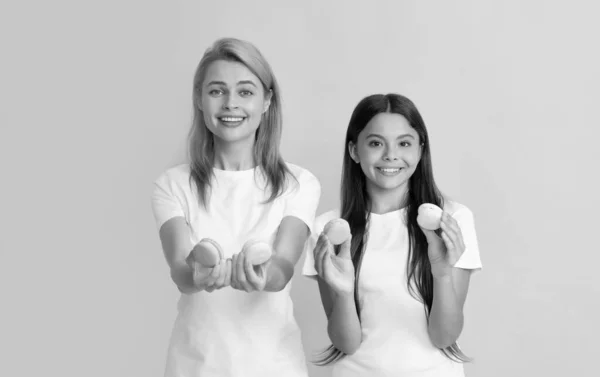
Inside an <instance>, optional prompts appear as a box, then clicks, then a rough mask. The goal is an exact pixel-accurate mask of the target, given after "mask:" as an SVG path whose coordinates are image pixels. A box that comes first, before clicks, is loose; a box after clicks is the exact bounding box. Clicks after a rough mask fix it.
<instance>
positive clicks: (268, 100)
mask: <svg viewBox="0 0 600 377" xmlns="http://www.w3.org/2000/svg"><path fill="white" fill-rule="evenodd" d="M271 98H273V89H269V92H268V93H267V94H266V95H265V106H264V108H263V114H264V113H266V112H267V110H269V107H270V106H271Z"/></svg>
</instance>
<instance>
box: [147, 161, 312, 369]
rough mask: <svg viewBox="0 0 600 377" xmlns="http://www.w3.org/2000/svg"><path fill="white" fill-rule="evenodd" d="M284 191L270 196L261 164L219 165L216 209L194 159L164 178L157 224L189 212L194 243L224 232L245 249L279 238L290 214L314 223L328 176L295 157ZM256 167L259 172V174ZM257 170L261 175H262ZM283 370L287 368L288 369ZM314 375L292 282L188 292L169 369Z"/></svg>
mask: <svg viewBox="0 0 600 377" xmlns="http://www.w3.org/2000/svg"><path fill="white" fill-rule="evenodd" d="M288 167H289V169H290V170H291V171H292V173H293V174H294V176H295V177H296V179H297V181H298V183H299V184H296V182H295V181H294V180H293V179H290V180H289V182H290V184H289V185H288V188H287V189H286V191H285V192H284V194H283V195H282V196H280V197H278V198H277V199H275V200H274V201H273V202H270V203H267V204H263V203H262V202H264V201H265V200H266V199H267V198H268V197H269V193H270V191H268V190H267V191H265V190H264V188H265V183H266V179H265V178H264V176H263V175H262V174H261V173H260V171H261V170H260V169H251V170H245V171H225V170H218V169H214V173H215V179H213V184H212V189H211V194H210V196H209V203H208V211H207V210H205V209H204V207H202V206H201V205H200V202H199V201H198V195H197V192H196V186H195V184H193V185H192V186H190V179H189V178H190V168H189V165H187V164H186V165H179V166H177V167H174V168H172V169H169V170H167V171H166V172H165V173H163V174H162V175H161V176H160V177H159V178H158V179H157V180H156V181H155V186H154V192H153V195H152V207H153V211H154V216H155V219H156V225H157V226H158V228H159V229H160V227H161V226H162V225H163V224H164V223H165V222H166V221H167V220H169V219H171V218H173V217H176V216H182V217H184V218H185V220H186V221H187V223H188V225H189V227H190V229H191V244H192V245H195V244H196V243H197V242H198V241H200V240H201V239H202V238H205V237H209V238H212V239H214V240H216V241H217V242H218V243H219V244H220V245H221V246H222V248H223V252H224V254H225V257H226V258H229V257H231V256H232V255H233V254H234V253H239V252H240V251H241V249H242V246H243V244H244V243H245V242H246V240H248V239H249V238H257V237H258V238H262V239H264V240H267V241H269V242H271V244H273V241H274V240H275V236H276V232H277V228H278V226H279V225H280V223H281V221H282V219H283V218H284V217H286V216H294V217H297V218H299V219H300V220H302V221H304V222H305V223H306V224H307V225H308V226H309V227H311V228H312V224H313V223H314V217H315V212H316V209H317V205H318V202H319V197H320V192H321V188H320V184H319V182H318V180H317V179H316V178H315V176H314V175H312V174H311V173H310V172H309V171H307V170H305V169H302V168H300V167H298V166H295V165H292V164H288ZM255 171H256V174H255ZM255 176H256V177H255ZM282 373H283V374H282ZM282 375H285V376H290V377H306V376H307V369H306V361H305V357H304V352H303V349H302V343H301V338H300V330H299V328H298V325H297V323H296V320H295V318H294V313H293V306H292V301H291V298H290V284H288V285H287V287H286V288H285V289H283V290H282V291H281V292H253V293H246V292H243V291H239V290H235V289H232V288H231V287H226V288H223V289H220V290H216V291H213V292H212V293H208V292H205V291H202V292H198V293H195V294H182V295H181V297H180V299H179V303H178V315H177V319H176V321H175V325H174V328H173V332H172V335H171V341H170V345H169V350H168V356H167V366H166V371H165V376H167V377H205V376H214V377H220V376H223V377H225V376H227V377H232V376H236V377H237V376H247V377H252V376H260V377H265V376H272V377H275V376H277V377H279V376H282Z"/></svg>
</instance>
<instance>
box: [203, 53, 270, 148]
mask: <svg viewBox="0 0 600 377" xmlns="http://www.w3.org/2000/svg"><path fill="white" fill-rule="evenodd" d="M270 104H271V92H269V93H265V91H264V90H263V86H262V83H261V81H260V80H259V78H258V77H256V76H255V75H254V74H253V73H252V72H251V71H250V70H249V69H248V68H247V67H246V66H245V65H243V64H241V63H238V62H231V61H226V60H217V61H215V62H213V63H211V64H210V65H209V66H208V68H207V70H206V75H205V77H204V81H203V82H202V96H201V99H200V104H198V106H199V107H200V110H202V113H203V115H204V122H205V123H206V127H207V128H208V129H209V130H210V132H212V133H213V135H214V136H215V140H216V139H219V140H221V141H225V142H229V143H233V142H239V141H246V140H248V141H250V142H251V143H253V142H254V137H255V136H254V135H255V133H256V130H257V129H258V126H259V125H260V121H261V119H262V114H263V113H264V112H266V111H267V109H268V108H269V105H270Z"/></svg>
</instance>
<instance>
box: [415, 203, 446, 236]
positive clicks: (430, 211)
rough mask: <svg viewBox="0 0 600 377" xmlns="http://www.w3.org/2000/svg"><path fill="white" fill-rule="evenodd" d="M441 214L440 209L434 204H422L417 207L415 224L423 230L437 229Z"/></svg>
mask: <svg viewBox="0 0 600 377" xmlns="http://www.w3.org/2000/svg"><path fill="white" fill-rule="evenodd" d="M442 212H443V211H442V209H441V208H440V207H438V206H436V205H435V204H431V203H423V204H421V205H420V206H419V211H418V215H417V223H419V225H420V226H421V228H424V229H429V230H436V229H439V227H440V223H441V221H442Z"/></svg>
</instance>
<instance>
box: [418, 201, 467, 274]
mask: <svg viewBox="0 0 600 377" xmlns="http://www.w3.org/2000/svg"><path fill="white" fill-rule="evenodd" d="M421 230H422V231H423V233H424V234H425V237H427V243H428V244H429V246H428V248H427V253H428V256H429V262H430V263H431V273H432V275H433V276H434V277H444V276H449V275H450V274H451V272H452V267H453V266H454V265H455V264H456V262H458V260H459V259H460V256H461V255H462V254H463V253H464V252H465V243H464V241H463V237H462V233H461V231H460V227H459V226H458V223H457V222H456V220H455V219H454V218H453V217H452V216H450V215H449V214H448V213H447V212H443V213H442V221H441V229H440V234H441V238H440V237H439V236H438V235H437V234H436V232H435V231H433V230H428V229H423V228H421Z"/></svg>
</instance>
